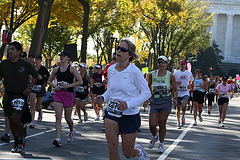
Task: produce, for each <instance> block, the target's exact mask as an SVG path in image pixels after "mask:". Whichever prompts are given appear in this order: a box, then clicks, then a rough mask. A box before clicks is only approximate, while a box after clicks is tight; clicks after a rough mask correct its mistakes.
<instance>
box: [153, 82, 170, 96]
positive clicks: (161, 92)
mask: <svg viewBox="0 0 240 160" xmlns="http://www.w3.org/2000/svg"><path fill="white" fill-rule="evenodd" d="M152 92H153V98H161V97H166V96H168V95H169V92H168V90H167V85H166V84H165V83H157V84H154V85H153V90H152Z"/></svg>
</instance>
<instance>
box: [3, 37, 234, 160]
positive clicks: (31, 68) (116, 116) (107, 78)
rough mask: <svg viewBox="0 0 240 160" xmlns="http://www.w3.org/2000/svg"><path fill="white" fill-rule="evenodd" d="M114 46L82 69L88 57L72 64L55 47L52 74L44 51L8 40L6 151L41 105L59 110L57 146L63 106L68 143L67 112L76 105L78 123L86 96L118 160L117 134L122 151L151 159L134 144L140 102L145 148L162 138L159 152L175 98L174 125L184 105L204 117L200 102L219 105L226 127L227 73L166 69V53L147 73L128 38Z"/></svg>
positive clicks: (20, 143) (20, 142) (17, 144)
mask: <svg viewBox="0 0 240 160" xmlns="http://www.w3.org/2000/svg"><path fill="white" fill-rule="evenodd" d="M116 50H117V51H116V52H114V53H113V56H112V62H111V63H109V64H107V65H106V67H105V69H104V70H103V67H102V65H101V64H96V65H95V66H93V67H92V66H91V67H89V70H87V66H86V64H85V63H78V62H74V63H70V62H69V60H70V58H69V57H70V56H69V52H67V51H62V52H61V53H60V54H59V57H60V61H59V62H58V63H56V65H54V66H53V69H52V70H51V72H50V73H49V71H48V70H47V69H46V68H45V67H44V66H43V65H42V56H41V55H36V56H34V55H29V56H28V57H27V56H26V52H23V51H22V46H21V44H20V43H18V42H12V43H10V44H9V47H8V54H9V58H8V59H6V60H3V61H2V62H1V63H0V77H1V79H2V82H3V84H4V90H5V93H4V98H3V109H4V114H5V116H6V118H5V129H6V134H5V135H4V136H2V137H1V141H4V142H10V130H11V133H12V135H13V138H14V147H13V149H12V150H11V151H12V152H21V151H22V150H23V149H24V148H25V137H26V135H27V133H26V130H27V129H26V128H27V127H29V128H32V129H34V128H35V127H36V125H37V124H36V123H35V111H37V112H38V118H37V121H39V122H40V121H42V120H43V111H42V108H43V106H45V108H47V109H54V110H55V114H56V121H55V128H56V138H55V139H54V140H53V145H55V146H56V147H61V130H62V124H61V120H62V113H63V111H64V117H65V120H66V122H67V124H68V126H69V133H68V138H67V142H68V143H71V142H72V141H73V140H74V136H75V133H76V130H75V129H74V127H73V121H72V118H71V116H72V111H74V110H75V113H76V114H77V115H78V118H79V123H83V122H86V121H88V113H87V109H86V105H87V103H92V107H93V109H94V111H95V114H96V117H95V121H99V120H100V116H103V117H104V124H103V128H102V130H103V131H105V133H106V139H107V142H108V151H109V159H114V160H115V159H120V157H119V153H118V144H119V142H118V137H119V135H121V138H122V152H123V154H124V156H125V157H127V158H131V157H139V159H142V160H143V159H150V158H149V155H148V154H147V152H146V151H145V150H144V149H143V146H142V145H141V144H135V139H136V136H137V133H138V131H139V129H140V125H141V118H140V113H139V106H140V105H141V104H143V106H144V107H146V106H150V111H149V129H150V132H151V134H152V137H151V139H150V142H149V144H148V148H149V149H152V148H153V147H154V145H155V143H157V142H159V144H158V149H157V151H158V152H159V153H163V152H164V146H163V142H164V138H165V135H166V123H167V119H168V115H169V114H170V113H171V110H172V106H173V105H174V106H175V107H176V122H177V123H176V126H177V129H181V127H182V126H184V125H185V123H186V122H185V114H186V111H187V110H190V113H192V112H193V125H197V123H198V122H197V118H198V119H199V121H200V122H203V117H202V108H203V105H204V104H205V105H206V104H207V110H208V114H209V115H211V110H212V107H213V106H218V110H219V120H218V122H217V123H219V124H220V126H221V127H224V125H225V124H224V120H225V118H226V113H227V108H228V103H229V100H230V99H231V98H232V97H233V94H234V93H236V92H237V91H238V88H239V86H238V83H237V81H236V80H233V79H232V78H231V77H230V78H227V77H221V78H220V77H218V76H215V77H214V75H212V74H211V75H210V77H209V78H208V77H207V76H206V75H204V76H203V75H202V71H201V69H196V70H195V72H194V75H193V74H192V72H190V71H188V70H187V62H186V61H185V60H181V61H180V62H179V64H180V66H179V70H177V71H175V72H174V73H171V72H170V71H168V69H167V67H168V59H167V58H166V57H165V56H160V57H158V59H157V63H158V69H157V70H154V71H151V72H150V73H149V74H147V75H146V76H145V77H144V76H143V74H142V72H141V71H140V70H139V69H138V68H137V67H136V66H135V65H134V64H133V63H132V61H134V60H136V59H137V58H138V55H137V54H136V47H135V45H134V44H133V43H132V42H131V41H129V40H128V39H122V40H121V41H120V43H119V46H118V47H117V48H116ZM26 57H27V58H26ZM20 79H21V80H20ZM19 80H20V81H19ZM46 89H47V91H46ZM206 101H207V102H208V103H206ZM45 102H47V103H45ZM28 105H29V106H30V108H29V107H28ZM82 112H83V118H82ZM157 126H159V129H157Z"/></svg>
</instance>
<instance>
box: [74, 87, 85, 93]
mask: <svg viewBox="0 0 240 160" xmlns="http://www.w3.org/2000/svg"><path fill="white" fill-rule="evenodd" d="M76 91H77V92H80V93H83V92H84V87H83V86H77V88H76Z"/></svg>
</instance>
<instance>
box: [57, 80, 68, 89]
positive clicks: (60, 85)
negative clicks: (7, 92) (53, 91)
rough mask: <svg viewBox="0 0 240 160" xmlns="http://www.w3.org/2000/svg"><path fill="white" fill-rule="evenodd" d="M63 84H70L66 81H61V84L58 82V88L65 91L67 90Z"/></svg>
mask: <svg viewBox="0 0 240 160" xmlns="http://www.w3.org/2000/svg"><path fill="white" fill-rule="evenodd" d="M62 84H69V83H68V82H65V81H59V82H57V86H58V87H59V88H61V89H65V88H63V86H62Z"/></svg>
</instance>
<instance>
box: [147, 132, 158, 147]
mask: <svg viewBox="0 0 240 160" xmlns="http://www.w3.org/2000/svg"><path fill="white" fill-rule="evenodd" d="M157 141H158V135H157V138H155V137H153V136H152V139H151V141H150V142H149V143H148V146H147V147H148V148H149V149H152V148H153V147H154V145H155V143H156V142H157Z"/></svg>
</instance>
